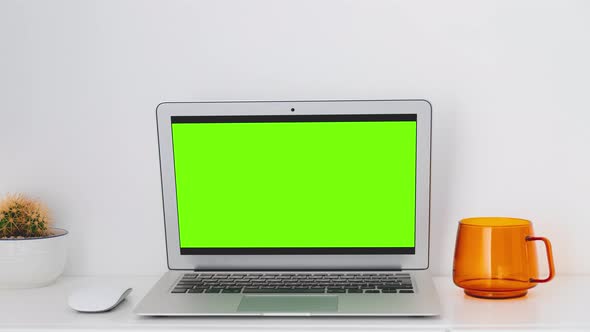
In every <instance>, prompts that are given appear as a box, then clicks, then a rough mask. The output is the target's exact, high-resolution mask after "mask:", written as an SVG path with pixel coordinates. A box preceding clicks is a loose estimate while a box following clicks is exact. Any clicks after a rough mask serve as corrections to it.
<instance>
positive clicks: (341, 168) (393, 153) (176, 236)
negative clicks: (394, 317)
mask: <svg viewBox="0 0 590 332" xmlns="http://www.w3.org/2000/svg"><path fill="white" fill-rule="evenodd" d="M431 112H432V110H431V105H430V103H429V102H428V101H425V100H358V101H356V100H355V101H280V102H275V101H272V102H195V103H192V102H191V103H162V104H160V105H158V107H157V110H156V114H157V124H158V140H159V149H160V166H161V177H162V194H163V203H164V220H165V228H166V248H167V255H168V267H169V268H170V269H172V270H188V269H191V270H192V269H272V270H280V269H287V270H295V269H426V268H427V267H428V256H429V255H428V250H429V217H430V215H429V212H430V211H429V210H430V137H431V116H432V115H431Z"/></svg>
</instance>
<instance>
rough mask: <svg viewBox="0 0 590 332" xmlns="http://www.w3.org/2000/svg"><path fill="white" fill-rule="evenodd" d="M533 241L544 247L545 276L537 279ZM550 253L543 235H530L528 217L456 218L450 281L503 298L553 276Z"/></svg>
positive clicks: (470, 292) (475, 293)
mask: <svg viewBox="0 0 590 332" xmlns="http://www.w3.org/2000/svg"><path fill="white" fill-rule="evenodd" d="M535 241H542V242H543V243H544V244H545V248H546V251H547V260H548V263H549V276H548V277H547V278H544V279H539V275H538V274H539V272H538V266H537V250H536V245H535ZM554 274H555V268H554V266H553V253H552V250H551V243H550V242H549V240H548V239H547V238H544V237H537V236H534V235H533V226H532V223H531V222H530V221H529V220H525V219H517V218H504V217H479V218H467V219H463V220H461V221H460V222H459V228H458V230H457V240H456V243H455V257H454V261H453V282H454V283H455V284H456V285H457V286H459V287H461V288H463V289H464V291H465V294H467V295H471V296H475V297H482V298H494V299H504V298H512V297H519V296H523V295H526V293H527V291H528V289H530V288H533V287H535V286H536V285H537V284H538V283H544V282H548V281H550V280H551V279H553V276H554Z"/></svg>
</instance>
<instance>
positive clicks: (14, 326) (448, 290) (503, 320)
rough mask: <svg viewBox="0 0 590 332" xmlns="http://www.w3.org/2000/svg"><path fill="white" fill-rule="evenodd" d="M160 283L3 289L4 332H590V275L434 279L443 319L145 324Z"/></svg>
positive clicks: (73, 281)
mask: <svg viewBox="0 0 590 332" xmlns="http://www.w3.org/2000/svg"><path fill="white" fill-rule="evenodd" d="M157 279H158V277H119V278H114V277H112V278H105V277H83V278H82V277H66V278H61V279H60V280H59V281H58V282H57V283H56V284H54V285H52V286H49V287H45V288H38V289H27V290H0V331H15V330H17V331H42V330H52V329H53V330H55V329H57V330H65V329H67V330H69V331H76V330H103V329H110V330H121V331H129V330H158V331H170V330H193V331H230V330H244V331H275V330H281V331H283V330H288V331H300V330H305V331H372V330H374V331H400V330H408V331H414V332H417V331H469V330H477V331H482V330H494V331H495V330H513V331H515V330H516V331H527V330H529V331H538V330H539V329H543V330H554V331H564V330H578V331H590V305H589V304H588V301H589V300H590V277H557V278H555V280H554V281H552V282H550V283H549V284H546V285H539V286H538V287H536V288H534V289H533V290H531V291H530V292H529V294H528V295H527V296H526V297H524V298H520V299H512V300H480V299H475V298H470V297H467V296H465V295H464V294H463V292H462V290H461V289H459V288H457V287H456V286H454V285H453V283H452V280H451V279H450V278H449V277H437V278H435V284H436V286H437V288H438V292H439V295H440V297H441V301H442V307H443V314H442V315H441V316H440V317H436V318H353V317H350V318H309V317H308V318H304V317H301V318H274V317H273V318H271V317H264V318H262V317H248V318H142V317H137V316H135V315H133V313H132V312H131V311H132V309H133V307H134V306H135V304H136V303H137V302H138V301H139V300H140V299H141V297H142V296H143V295H144V294H145V293H146V292H147V291H148V289H149V288H150V287H151V286H152V285H153V283H154V282H155V281H156V280H157ZM103 282H115V283H123V284H125V285H129V286H131V287H133V288H134V291H133V292H132V293H131V295H130V296H129V297H128V300H127V301H125V302H124V303H122V304H121V305H120V306H119V307H118V308H117V309H116V310H114V311H112V312H109V313H103V314H80V313H76V312H74V311H72V310H71V309H69V308H68V307H67V304H66V299H67V296H68V294H69V292H70V291H71V290H72V289H76V288H77V287H81V286H83V285H92V284H95V283H103Z"/></svg>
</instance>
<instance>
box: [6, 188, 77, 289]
mask: <svg viewBox="0 0 590 332" xmlns="http://www.w3.org/2000/svg"><path fill="white" fill-rule="evenodd" d="M67 234H68V232H67V231H66V230H63V229H60V228H52V227H51V218H50V216H49V210H48V209H47V207H46V206H45V204H43V203H42V202H41V201H39V200H37V199H32V198H28V197H26V196H24V195H22V194H16V195H10V194H9V195H6V197H4V198H3V199H0V288H31V287H41V286H45V285H48V284H51V283H53V282H54V281H55V280H56V279H57V278H58V277H59V276H60V275H61V274H62V272H63V270H64V267H65V263H66V235H67Z"/></svg>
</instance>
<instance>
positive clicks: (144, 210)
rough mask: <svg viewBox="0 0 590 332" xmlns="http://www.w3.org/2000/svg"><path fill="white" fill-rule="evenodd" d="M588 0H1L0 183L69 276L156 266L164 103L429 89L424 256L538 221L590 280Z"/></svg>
mask: <svg viewBox="0 0 590 332" xmlns="http://www.w3.org/2000/svg"><path fill="white" fill-rule="evenodd" d="M589 17H590V2H588V1H564V0H556V1H538V0H535V1H533V0H531V1H515V0H507V1H492V0H489V1H471V0H456V1H436V0H432V1H409V0H408V1H391V0H390V1H371V0H369V1H360V0H359V1H321V0H297V1H295V0H294V1H272V0H266V1H263V0H247V1H227V0H215V1H214V0H211V1H164V0H162V1H154V0H150V1H139V0H138V1H127V0H122V1H121V0H118V1H114V0H113V1H76V0H68V1H63V0H62V1H20V0H15V1H12V0H10V1H6V0H4V1H2V2H0V47H1V48H0V60H1V61H0V94H1V95H0V99H1V104H0V124H1V125H0V192H17V191H21V192H27V193H30V194H33V195H36V196H38V197H41V198H42V199H43V200H45V201H47V203H49V205H50V206H51V207H52V208H53V210H54V214H55V219H56V222H57V225H59V226H62V227H65V228H67V229H69V230H70V231H71V235H72V237H71V247H72V250H71V255H70V256H71V257H70V261H69V266H68V269H67V273H69V274H122V273H131V274H154V273H158V272H160V271H163V270H165V266H166V264H165V255H164V239H163V222H162V213H161V208H162V207H161V194H160V183H159V168H158V153H157V146H156V124H155V118H154V109H155V107H156V105H157V104H158V103H159V102H161V101H197V100H229V99H233V100H273V99H274V100H281V99H292V100H293V99H360V98H363V99H370V98H427V99H429V100H430V101H431V102H432V104H433V105H434V128H433V130H434V134H433V135H434V136H433V163H432V175H433V179H432V258H431V260H432V261H431V266H432V267H433V270H434V273H437V274H449V273H450V271H451V264H452V255H453V245H454V240H455V239H454V236H455V231H456V224H457V221H458V220H459V219H460V218H462V217H467V216H473V215H510V216H519V217H526V218H530V219H532V220H533V221H534V222H535V228H536V231H537V233H538V234H540V235H546V236H548V237H550V238H551V239H552V240H553V244H554V250H555V258H556V263H557V270H558V273H568V274H569V273H590V260H588V259H586V255H585V253H586V252H587V251H588V250H590V244H589V243H588V240H586V238H585V237H587V236H588V232H590V226H589V223H590V211H589V210H588V208H587V207H588V205H589V202H590V192H589V189H588V188H590V176H588V170H589V169H590V152H589V149H588V147H587V144H588V142H590V129H589V125H588V122H589V121H590V107H589V106H588V102H587V100H588V95H589V94H590V64H589V60H588V59H590V20H589V19H588V18H589Z"/></svg>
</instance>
